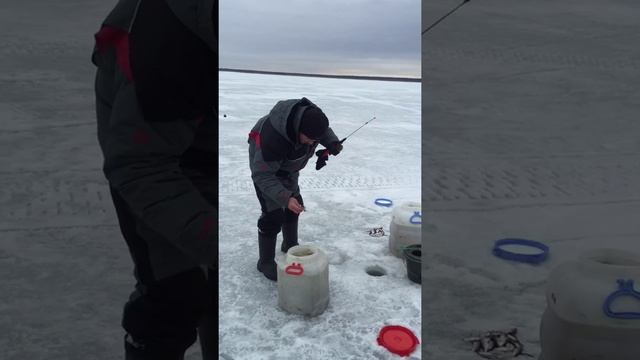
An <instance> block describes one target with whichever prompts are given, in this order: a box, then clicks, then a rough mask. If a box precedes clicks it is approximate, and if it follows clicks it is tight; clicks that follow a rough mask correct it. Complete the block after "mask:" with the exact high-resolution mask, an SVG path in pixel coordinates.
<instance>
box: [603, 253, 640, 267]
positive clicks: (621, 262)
mask: <svg viewBox="0 0 640 360" xmlns="http://www.w3.org/2000/svg"><path fill="white" fill-rule="evenodd" d="M591 259H592V260H593V261H595V262H597V263H600V264H603V265H614V266H640V262H638V261H637V260H636V259H633V258H631V257H625V256H620V255H618V254H602V255H596V256H593V257H592V258H591Z"/></svg>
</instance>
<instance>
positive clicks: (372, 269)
mask: <svg viewBox="0 0 640 360" xmlns="http://www.w3.org/2000/svg"><path fill="white" fill-rule="evenodd" d="M365 271H366V272H367V274H369V275H371V276H385V275H387V270H385V269H384V268H383V267H381V266H378V265H372V266H369V267H367V268H366V269H365Z"/></svg>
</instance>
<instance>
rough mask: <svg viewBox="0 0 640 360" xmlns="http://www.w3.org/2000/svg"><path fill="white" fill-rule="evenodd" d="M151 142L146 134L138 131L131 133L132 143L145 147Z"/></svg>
mask: <svg viewBox="0 0 640 360" xmlns="http://www.w3.org/2000/svg"><path fill="white" fill-rule="evenodd" d="M150 141H151V136H150V135H149V133H148V132H146V131H144V130H141V129H138V130H136V131H134V133H133V142H134V143H136V144H139V145H146V144H148V143H149V142H150Z"/></svg>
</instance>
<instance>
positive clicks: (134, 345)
mask: <svg viewBox="0 0 640 360" xmlns="http://www.w3.org/2000/svg"><path fill="white" fill-rule="evenodd" d="M185 350H186V349H182V350H178V349H173V348H165V347H162V348H158V347H153V346H148V345H144V344H140V343H138V342H136V341H135V340H133V338H132V337H131V335H129V334H126V335H125V340H124V354H125V355H124V356H125V360H158V359H166V360H184V353H185Z"/></svg>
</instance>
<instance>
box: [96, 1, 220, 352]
mask: <svg viewBox="0 0 640 360" xmlns="http://www.w3.org/2000/svg"><path fill="white" fill-rule="evenodd" d="M217 8H218V5H217V0H120V1H119V2H118V3H117V5H116V6H115V8H114V9H113V10H112V11H111V13H110V14H109V15H108V16H107V18H106V19H105V20H104V22H103V24H102V27H101V29H100V31H99V32H98V33H97V34H96V35H95V38H96V46H95V49H94V52H93V55H92V62H93V63H94V64H95V65H96V66H97V73H96V81H95V91H96V114H97V123H98V141H99V144H100V148H101V150H102V153H103V155H104V164H103V172H104V174H105V177H106V178H107V180H108V182H109V186H110V191H111V195H112V198H113V202H114V206H115V209H116V213H117V216H118V221H119V224H120V230H121V232H122V235H123V237H124V239H125V241H126V243H127V246H128V247H129V250H130V255H131V257H132V259H133V263H134V268H135V271H134V275H135V278H136V281H137V283H136V289H135V291H134V292H133V293H132V294H131V297H130V298H129V301H128V302H127V303H126V305H125V307H124V314H123V319H122V325H123V327H124V329H125V330H126V336H125V344H124V346H125V353H126V359H129V360H146V359H154V360H157V359H167V360H178V359H183V358H184V353H185V350H186V349H187V348H188V347H190V346H191V345H192V344H193V343H194V342H195V341H196V338H197V334H198V331H199V332H200V343H201V345H202V351H203V356H204V358H205V359H214V358H217V346H216V345H215V343H216V341H217V339H216V338H214V336H215V333H216V330H217V325H216V323H217V321H214V319H217V317H216V316H217V315H216V314H215V313H214V311H213V310H214V309H216V308H217V305H216V304H217V298H218V296H217V289H218V288H217V258H218V254H217V241H218V238H217V217H218V216H217V213H218V208H217V207H218V193H217V190H218V186H217V178H218V172H217V170H218V143H217V139H218V124H217V99H218V55H217V37H218V35H217V26H218V25H217V18H218V15H217Z"/></svg>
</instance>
